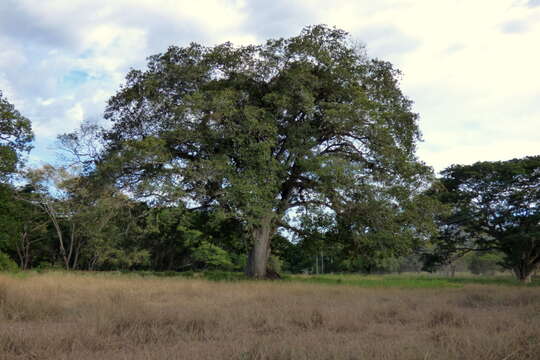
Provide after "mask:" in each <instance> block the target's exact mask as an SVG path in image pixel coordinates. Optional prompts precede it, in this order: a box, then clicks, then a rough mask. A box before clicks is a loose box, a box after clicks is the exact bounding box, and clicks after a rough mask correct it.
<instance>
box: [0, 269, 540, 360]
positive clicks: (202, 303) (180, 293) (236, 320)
mask: <svg viewBox="0 0 540 360" xmlns="http://www.w3.org/2000/svg"><path fill="white" fill-rule="evenodd" d="M0 359H6V360H7V359H81V360H82V359H194V360H197V359H239V360H240V359H245V360H255V359H261V360H262V359H269V360H270V359H276V360H277V359H295V360H296V359H310V360H311V359H314V360H315V359H351V360H352V359H403V360H406V359H493V360H495V359H497V360H503V359H504V360H509V359H513V360H515V359H540V288H538V287H531V288H527V287H515V286H514V287H512V286H494V285H491V286H487V285H465V286H464V287H461V288H438V289H421V288H420V289H399V288H361V287H358V286H349V285H320V284H310V283H301V282H250V281H240V282H208V281H205V280H197V279H182V278H140V277H130V276H110V275H80V274H79V275H78V274H61V273H58V274H56V273H49V274H41V275H38V274H36V275H30V276H27V277H23V278H17V277H13V276H10V275H2V274H0Z"/></svg>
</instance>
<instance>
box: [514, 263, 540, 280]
mask: <svg viewBox="0 0 540 360" xmlns="http://www.w3.org/2000/svg"><path fill="white" fill-rule="evenodd" d="M535 268H536V266H532V267H531V266H526V265H524V264H522V265H521V266H517V267H515V268H514V274H515V275H516V277H517V278H518V280H519V281H521V282H522V283H524V284H529V283H531V281H532V274H533V272H534V270H535Z"/></svg>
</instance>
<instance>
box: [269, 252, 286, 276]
mask: <svg viewBox="0 0 540 360" xmlns="http://www.w3.org/2000/svg"><path fill="white" fill-rule="evenodd" d="M282 268H283V261H281V259H280V258H279V257H278V256H276V255H270V257H269V258H268V269H269V270H271V271H273V272H275V273H277V274H280V273H281V269H282Z"/></svg>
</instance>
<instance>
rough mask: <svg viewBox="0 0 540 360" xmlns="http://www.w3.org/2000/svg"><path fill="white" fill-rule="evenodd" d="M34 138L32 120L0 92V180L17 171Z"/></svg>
mask: <svg viewBox="0 0 540 360" xmlns="http://www.w3.org/2000/svg"><path fill="white" fill-rule="evenodd" d="M33 138H34V135H33V133H32V126H31V123H30V120H28V119H27V118H25V117H24V116H22V115H21V114H20V113H19V112H18V111H17V109H15V107H14V106H13V105H12V104H10V103H9V102H8V101H7V100H6V99H5V98H4V97H3V95H2V92H1V91H0V180H2V179H4V180H5V178H6V177H7V176H8V175H10V174H12V173H14V172H15V171H16V170H17V166H18V165H19V164H20V162H21V155H22V154H23V153H24V152H28V151H30V149H31V148H32V146H31V142H32V140H33Z"/></svg>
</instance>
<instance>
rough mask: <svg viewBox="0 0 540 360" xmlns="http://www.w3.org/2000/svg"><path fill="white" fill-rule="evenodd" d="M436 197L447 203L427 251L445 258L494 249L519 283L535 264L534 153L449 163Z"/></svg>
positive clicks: (539, 216) (537, 197)
mask: <svg viewBox="0 0 540 360" xmlns="http://www.w3.org/2000/svg"><path fill="white" fill-rule="evenodd" d="M441 182H442V184H443V186H444V190H443V191H442V192H441V193H440V194H439V198H440V199H441V201H443V202H444V203H446V204H449V205H450V206H451V207H452V212H451V214H450V215H449V216H448V217H447V218H444V219H443V221H442V233H441V237H440V238H439V241H438V244H437V245H438V246H437V248H436V251H435V253H434V254H433V255H434V256H433V260H434V261H436V262H437V261H438V262H441V261H445V260H447V259H448V258H449V257H451V256H454V255H460V254H463V253H466V252H469V251H493V250H496V251H499V252H501V253H502V254H504V257H503V261H502V265H503V266H505V267H506V268H509V269H512V270H513V271H514V272H515V274H516V276H517V277H518V278H519V279H521V280H523V281H530V275H531V274H532V272H533V271H534V270H535V269H536V268H537V267H538V264H540V156H530V157H525V158H523V159H513V160H509V161H496V162H478V163H475V164H473V165H454V166H451V167H449V168H448V169H446V170H445V171H443V173H442V178H441Z"/></svg>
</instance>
